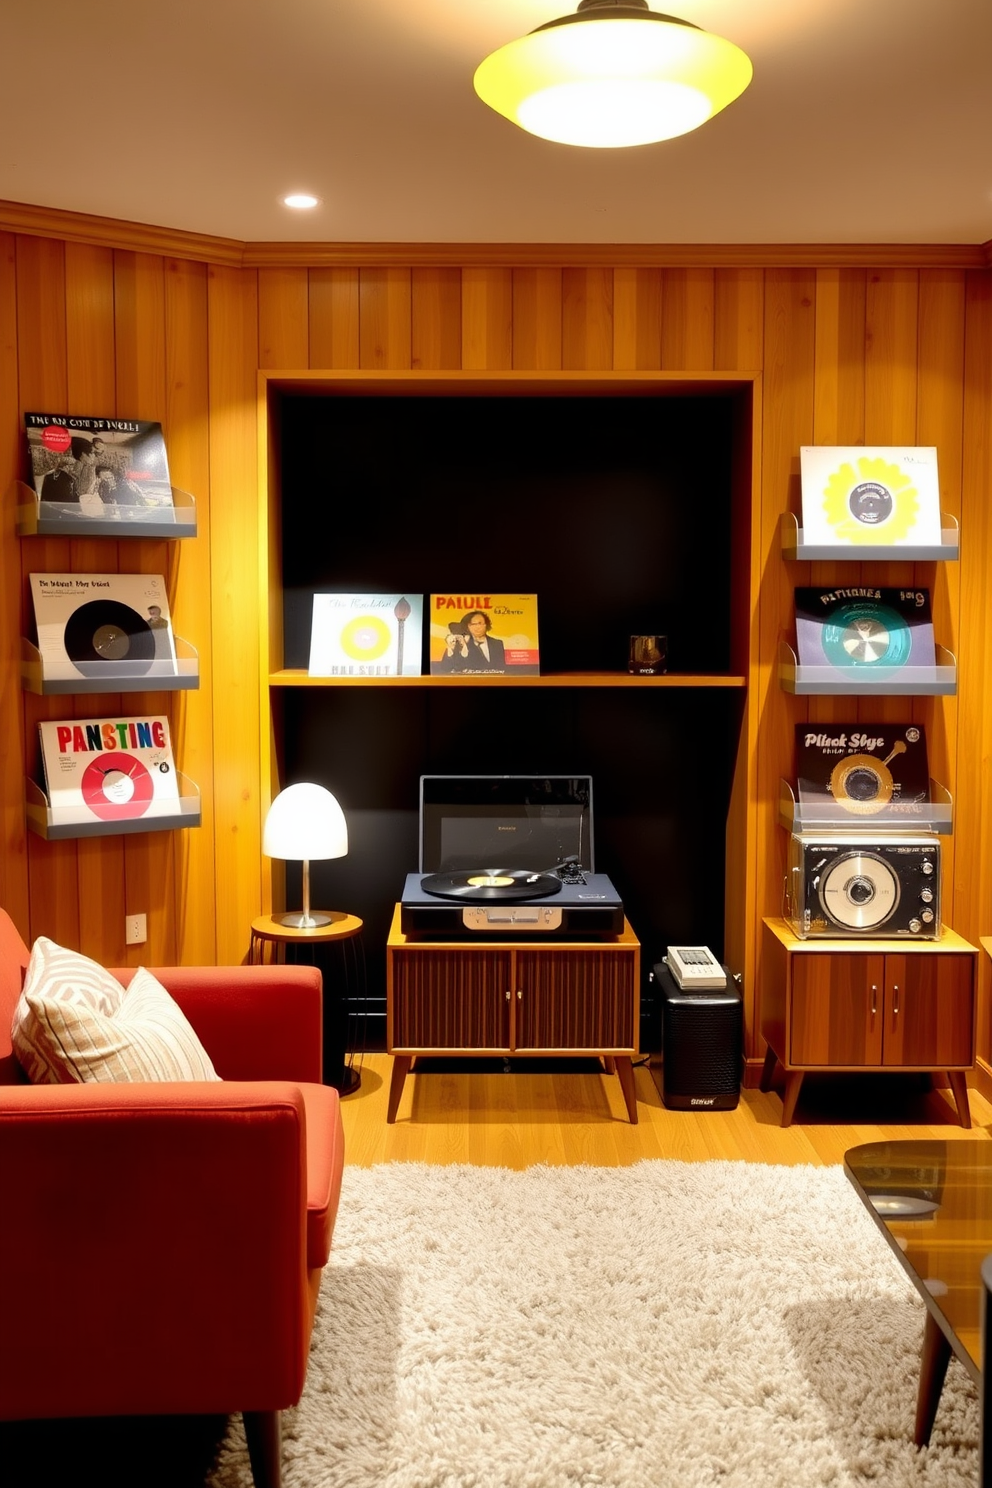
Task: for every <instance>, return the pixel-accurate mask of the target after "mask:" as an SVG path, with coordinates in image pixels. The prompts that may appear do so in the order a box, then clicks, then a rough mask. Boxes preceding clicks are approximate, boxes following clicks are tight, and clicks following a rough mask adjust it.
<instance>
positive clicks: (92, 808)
mask: <svg viewBox="0 0 992 1488" xmlns="http://www.w3.org/2000/svg"><path fill="white" fill-rule="evenodd" d="M38 732H39V735H40V737H41V760H42V767H43V769H44V776H45V790H46V793H47V795H48V802H49V805H50V806H51V808H52V810H53V812H57V813H58V821H59V825H61V826H75V825H79V824H85V823H87V822H92V821H93V820H94V819H95V820H97V821H108V822H109V821H132V820H135V819H137V818H140V817H149V818H154V817H157V816H159V817H160V816H173V815H174V814H175V812H176V810H177V804H176V803H177V802H178V800H179V783H178V778H177V776H176V765H175V761H174V759H173V757H172V743H171V741H170V738H169V720H168V719H167V718H164V717H145V718H79V719H69V720H62V721H59V720H49V719H45V720H44V721H43V722H41V723H39V725H38Z"/></svg>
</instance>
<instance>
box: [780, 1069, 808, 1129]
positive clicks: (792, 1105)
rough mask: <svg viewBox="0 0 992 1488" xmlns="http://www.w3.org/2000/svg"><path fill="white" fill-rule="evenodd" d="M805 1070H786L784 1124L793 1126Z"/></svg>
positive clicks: (783, 1102) (783, 1104)
mask: <svg viewBox="0 0 992 1488" xmlns="http://www.w3.org/2000/svg"><path fill="white" fill-rule="evenodd" d="M804 1074H805V1071H804V1070H786V1072H785V1093H784V1095H783V1096H782V1125H783V1126H791V1125H792V1118H793V1116H794V1115H795V1113H796V1101H797V1100H798V1099H799V1087H800V1085H801V1084H802V1083H803V1075H804Z"/></svg>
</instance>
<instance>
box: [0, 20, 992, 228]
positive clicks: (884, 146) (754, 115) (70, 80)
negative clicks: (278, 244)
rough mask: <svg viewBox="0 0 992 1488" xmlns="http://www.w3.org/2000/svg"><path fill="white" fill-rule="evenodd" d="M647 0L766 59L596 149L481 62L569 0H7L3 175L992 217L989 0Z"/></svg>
mask: <svg viewBox="0 0 992 1488" xmlns="http://www.w3.org/2000/svg"><path fill="white" fill-rule="evenodd" d="M651 4H652V8H653V9H657V10H662V11H663V10H666V9H669V8H670V9H671V10H672V11H673V12H674V13H675V14H677V15H678V16H680V17H681V18H682V19H685V20H689V21H692V22H694V23H696V24H698V25H702V26H704V27H706V28H707V29H710V30H713V31H717V32H719V33H720V34H722V35H724V36H727V37H728V38H729V39H730V40H732V41H735V42H737V43H738V45H740V46H742V47H743V48H744V50H745V51H747V52H748V54H749V55H750V57H751V59H752V61H753V63H754V81H753V82H752V84H751V86H750V88H749V89H748V90H747V92H746V93H745V94H744V95H743V97H742V98H741V99H739V100H738V101H737V102H736V103H734V104H731V106H730V107H729V108H728V109H727V110H726V111H725V112H724V113H723V114H721V115H719V116H718V117H717V118H716V119H714V120H711V121H710V123H708V124H706V125H704V126H703V128H702V129H701V130H699V131H697V132H696V133H694V134H691V135H687V136H685V137H683V138H682V139H678V140H672V141H670V142H668V143H664V144H658V145H648V146H642V147H640V148H636V149H628V150H602V151H595V150H582V149H574V148H569V147H568V146H564V145H555V144H550V143H548V142H546V141H544V140H539V139H536V138H534V137H532V136H531V135H528V134H525V133H524V132H523V131H521V130H519V129H517V128H515V127H514V126H513V125H512V124H510V123H508V121H507V120H505V119H503V118H502V117H500V116H499V115H497V114H495V113H493V112H492V111H491V110H489V109H488V108H486V106H485V105H484V104H483V103H481V102H480V101H479V99H478V98H477V97H476V95H475V93H474V91H473V89H472V74H473V72H474V70H475V67H476V66H477V64H478V63H479V61H481V59H482V58H483V57H484V56H485V55H486V54H487V53H488V52H490V51H492V50H493V49H494V48H495V47H497V46H499V45H501V44H502V43H504V42H506V41H509V40H511V39H512V38H514V37H516V36H519V35H522V34H523V33H524V32H526V31H529V30H533V28H534V27H535V26H538V25H540V24H542V23H543V22H544V21H547V20H551V19H553V18H554V17H556V16H559V15H562V14H567V13H568V12H570V11H571V10H573V9H574V8H575V0H3V3H2V5H0V46H2V50H3V53H4V55H5V59H6V66H5V67H4V83H3V88H2V90H0V198H3V199H6V200H7V201H14V202H24V203H29V204H32V205H36V206H47V207H56V208H61V209H68V210H74V211H81V212H91V213H96V214H98V215H101V216H108V217H116V218H124V219H128V220H131V221H135V222H142V223H150V224H156V225H159V226H164V227H171V228H182V229H186V230H189V231H194V232H199V233H210V234H217V235H219V236H223V237H230V238H236V239H241V240H247V241H263V242H264V241H286V240H289V241H317V242H412V243H416V242H434V243H444V242H455V243H472V242H509V243H514V242H517V243H525V242H531V243H542V242H545V243H971V244H977V243H984V242H987V241H988V240H990V239H992V0H670V3H669V0H651ZM294 188H295V189H297V190H301V189H306V190H309V191H311V192H313V193H314V194H315V195H317V196H319V197H320V198H321V205H320V206H319V208H318V209H317V210H316V211H313V212H310V213H300V212H290V211H289V210H288V209H287V208H286V207H284V206H282V204H281V202H280V197H281V196H282V195H283V194H284V193H286V192H287V191H289V190H292V189H294Z"/></svg>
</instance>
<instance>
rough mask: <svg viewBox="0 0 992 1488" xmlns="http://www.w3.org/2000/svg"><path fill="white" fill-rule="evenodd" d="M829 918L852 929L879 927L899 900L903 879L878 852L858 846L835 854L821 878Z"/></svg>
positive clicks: (821, 888) (826, 912) (821, 894)
mask: <svg viewBox="0 0 992 1488" xmlns="http://www.w3.org/2000/svg"><path fill="white" fill-rule="evenodd" d="M820 903H821V904H822V906H823V910H824V913H825V914H826V916H827V918H828V920H831V921H832V922H833V923H834V924H835V925H840V926H843V927H844V928H846V929H850V930H875V929H877V928H878V927H879V926H880V925H884V924H885V922H886V920H888V919H889V918H890V917H891V916H892V914H893V913H894V911H895V909H896V906H897V905H898V903H899V879H898V877H897V875H896V873H895V871H894V870H893V868H892V867H891V866H890V864H889V863H887V862H886V861H885V859H884V858H883V857H881V856H880V855H879V854H878V853H872V852H865V851H862V850H860V849H857V850H855V851H853V852H849V853H843V854H842V855H840V856H839V857H837V858H835V859H834V860H833V862H832V863H830V864H829V866H828V867H827V868H826V870H825V871H824V874H823V877H822V879H821V880H820Z"/></svg>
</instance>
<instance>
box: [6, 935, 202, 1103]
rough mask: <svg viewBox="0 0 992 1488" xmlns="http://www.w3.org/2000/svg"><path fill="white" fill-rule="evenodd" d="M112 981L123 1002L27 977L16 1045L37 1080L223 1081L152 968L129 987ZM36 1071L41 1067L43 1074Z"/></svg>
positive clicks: (72, 984) (142, 971)
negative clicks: (84, 995)
mask: <svg viewBox="0 0 992 1488" xmlns="http://www.w3.org/2000/svg"><path fill="white" fill-rule="evenodd" d="M72 954H73V953H72V952H63V955H65V956H70V955H72ZM32 959H33V953H32ZM53 959H58V958H53ZM78 960H79V961H83V962H85V960H86V958H85V957H79V958H78ZM90 965H95V963H92V962H91V963H90ZM30 970H31V968H30V966H29V967H28V974H29V976H30ZM103 974H104V976H105V977H106V976H107V975H108V974H107V973H106V972H104V973H103ZM109 980H110V981H111V982H114V984H115V986H116V987H117V998H116V1006H111V1005H108V1004H110V1003H111V1002H112V1001H113V999H112V998H111V996H110V993H109V989H107V988H106V986H104V987H103V988H102V990H103V992H104V994H105V996H104V997H103V999H101V998H100V997H99V996H96V995H92V996H91V997H89V998H87V997H81V996H80V995H79V992H80V982H79V980H78V979H76V980H72V979H70V981H69V982H68V983H66V984H60V983H59V982H57V981H56V982H48V983H46V984H44V985H33V986H32V985H31V984H30V981H29V980H28V979H25V984H24V990H23V992H22V994H21V1000H20V1003H19V1004H18V1010H17V1014H15V1029H16V1030H17V1034H16V1038H15V1044H14V1047H15V1052H16V1053H17V1057H18V1059H19V1060H20V1062H21V1064H22V1065H23V1066H24V1068H25V1070H26V1071H27V1073H28V1075H29V1077H30V1078H31V1079H32V1080H35V1079H37V1082H38V1083H49V1084H51V1083H60V1084H70V1083H72V1082H73V1081H75V1082H77V1083H81V1082H87V1081H119V1082H132V1083H133V1082H137V1081H156V1080H218V1079H219V1078H220V1076H219V1075H218V1074H217V1073H216V1071H215V1070H214V1067H213V1065H212V1064H211V1062H210V1056H209V1055H208V1054H207V1051H206V1050H205V1049H204V1047H203V1045H202V1044H201V1043H200V1040H199V1039H198V1038H197V1036H196V1033H195V1032H194V1030H193V1027H192V1025H191V1024H190V1022H189V1020H188V1019H187V1018H186V1016H185V1014H184V1013H183V1011H182V1009H181V1008H180V1007H179V1005H178V1003H176V1002H175V1001H174V1000H173V998H171V997H170V996H169V994H168V992H167V991H166V989H165V988H164V987H163V986H162V984H161V982H159V981H158V980H157V979H156V978H155V977H154V976H153V975H152V974H151V972H150V971H148V970H146V968H145V967H143V966H141V967H139V968H138V970H137V971H136V972H135V974H134V977H133V979H132V981H131V982H130V984H129V985H128V986H127V988H124V987H122V986H121V985H120V983H119V982H116V979H115V978H113V977H110V978H109ZM65 987H68V989H69V995H67V996H66V995H63V991H64V988H65ZM97 1003H100V1004H101V1005H99V1006H98V1005H97ZM22 1005H23V1009H24V1011H23V1014H22ZM18 1015H21V1016H20V1017H18ZM35 1070H38V1071H40V1072H41V1073H40V1074H39V1075H38V1076H37V1077H36V1075H35V1074H34V1073H33V1071H35Z"/></svg>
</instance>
